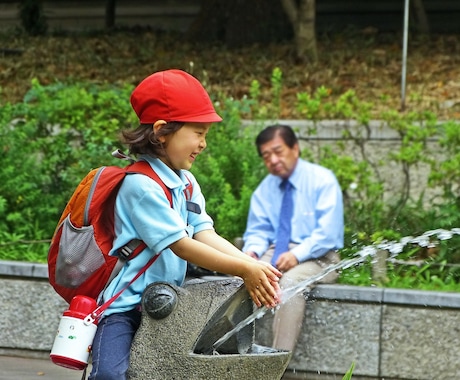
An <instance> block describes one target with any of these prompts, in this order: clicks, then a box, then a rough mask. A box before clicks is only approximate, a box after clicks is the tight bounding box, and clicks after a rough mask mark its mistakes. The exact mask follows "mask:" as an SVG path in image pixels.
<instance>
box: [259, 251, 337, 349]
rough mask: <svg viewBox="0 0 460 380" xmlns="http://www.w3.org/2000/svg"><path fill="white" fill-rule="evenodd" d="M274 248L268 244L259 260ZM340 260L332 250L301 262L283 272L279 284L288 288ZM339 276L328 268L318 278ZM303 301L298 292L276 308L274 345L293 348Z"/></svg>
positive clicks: (330, 280) (328, 279)
mask: <svg viewBox="0 0 460 380" xmlns="http://www.w3.org/2000/svg"><path fill="white" fill-rule="evenodd" d="M294 246H295V244H291V245H290V248H292V247H294ZM273 252H274V247H270V248H269V249H268V250H267V252H266V253H265V254H264V255H263V256H262V257H261V260H262V261H265V262H270V261H271V259H272V257H273ZM339 261H340V256H339V254H338V253H337V252H335V251H329V252H328V253H327V254H326V255H325V256H323V257H321V258H319V259H315V260H308V261H305V262H303V263H300V264H298V265H296V266H295V267H294V268H292V269H290V270H288V271H287V272H285V273H283V276H282V277H281V279H280V287H281V289H288V288H291V287H293V286H295V285H297V284H298V283H300V282H302V281H304V280H306V279H307V278H309V277H311V276H314V275H316V274H318V273H320V272H321V271H322V270H323V269H324V268H326V267H328V266H329V265H331V264H337V263H338V262H339ZM338 276H339V275H338V273H337V272H331V273H329V274H328V275H327V276H325V277H324V278H323V279H322V280H320V281H319V282H320V283H333V282H335V281H336V280H337V278H338ZM313 286H314V284H312V287H313ZM306 290H308V289H306ZM305 305H306V301H305V296H304V295H303V293H300V294H298V295H296V296H294V297H292V298H291V299H290V300H289V301H287V302H286V303H285V304H282V305H281V306H279V307H278V308H277V310H276V311H275V316H274V318H273V343H272V346H273V348H277V349H280V350H289V351H294V349H295V346H296V344H297V339H298V337H299V334H300V330H301V328H302V323H303V319H304V315H305Z"/></svg>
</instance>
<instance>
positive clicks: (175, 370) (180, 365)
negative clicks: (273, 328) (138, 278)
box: [128, 277, 291, 380]
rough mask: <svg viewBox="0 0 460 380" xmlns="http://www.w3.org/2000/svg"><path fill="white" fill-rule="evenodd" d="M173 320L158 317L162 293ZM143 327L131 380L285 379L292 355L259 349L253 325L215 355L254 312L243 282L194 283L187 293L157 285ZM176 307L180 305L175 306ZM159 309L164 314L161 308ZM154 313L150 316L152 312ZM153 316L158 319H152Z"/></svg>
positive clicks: (147, 298) (146, 301)
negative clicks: (217, 343)
mask: <svg viewBox="0 0 460 380" xmlns="http://www.w3.org/2000/svg"><path fill="white" fill-rule="evenodd" d="M165 286H166V287H170V289H171V290H173V291H174V293H175V294H176V296H177V299H176V300H172V298H173V296H172V295H171V294H170V293H169V291H166V293H167V296H166V299H164V297H163V295H164V293H165V291H164V290H165V289H164V288H163V290H162V291H160V293H161V295H160V298H162V299H163V300H164V301H165V304H167V307H168V310H170V314H169V315H167V316H164V315H163V314H162V315H161V316H160V317H158V318H157V317H155V314H152V313H151V311H152V304H151V300H152V299H155V298H156V297H155V295H154V296H152V294H157V293H158V289H159V287H165ZM142 302H143V312H142V322H141V326H140V327H139V330H138V332H137V334H136V336H135V338H134V341H133V345H132V349H131V364H130V368H129V371H128V378H129V379H132V380H134V379H139V380H153V379H158V380H164V379H196V380H203V379H219V380H225V379H254V380H257V379H260V380H270V379H273V380H275V379H277V380H279V379H281V377H282V376H283V373H284V371H285V369H286V367H287V365H288V363H289V360H290V358H291V352H289V351H279V350H275V349H272V348H270V347H265V346H260V345H256V344H255V343H254V323H249V324H248V325H247V326H245V327H244V328H242V329H241V330H240V331H239V332H238V333H236V334H235V335H234V336H232V338H231V339H229V340H228V341H227V342H225V344H223V345H222V346H219V348H218V352H217V353H215V352H213V349H212V345H213V343H214V342H215V341H216V340H218V339H219V338H220V337H221V336H222V335H224V334H225V333H226V332H228V331H230V330H231V329H232V328H233V327H235V326H236V325H237V324H238V323H239V322H241V321H242V320H244V319H245V318H246V317H248V316H249V315H250V314H252V312H253V303H252V300H251V299H250V297H249V294H248V293H247V291H246V289H245V288H244V286H243V283H242V281H241V280H239V279H236V278H230V277H229V278H223V279H217V280H202V279H193V280H190V281H188V282H187V283H185V284H184V286H183V287H177V286H172V285H170V284H164V283H155V284H151V285H150V286H149V287H147V288H146V290H145V292H144V295H143V301H142ZM172 304H174V305H172ZM153 309H155V310H158V309H161V308H159V307H158V305H155V306H154V307H153ZM147 311H149V312H150V314H149V313H148V312H147ZM151 314H152V315H153V317H152V316H151Z"/></svg>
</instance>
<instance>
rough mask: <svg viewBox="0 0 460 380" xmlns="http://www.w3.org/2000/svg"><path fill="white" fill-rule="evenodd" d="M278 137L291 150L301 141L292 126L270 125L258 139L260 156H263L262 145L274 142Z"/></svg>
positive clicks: (257, 144) (257, 145)
mask: <svg viewBox="0 0 460 380" xmlns="http://www.w3.org/2000/svg"><path fill="white" fill-rule="evenodd" d="M277 135H279V136H280V137H281V138H282V139H283V141H284V143H285V144H286V145H287V146H288V147H289V148H292V147H294V145H295V144H297V143H298V141H299V140H298V139H297V136H296V135H295V133H294V131H293V130H292V128H291V127H290V126H288V125H281V124H275V125H270V126H268V127H266V128H265V129H264V130H262V131H261V132H260V133H259V134H258V135H257V137H256V147H257V153H259V156H262V153H261V152H260V147H261V145H263V144H265V143H267V142H269V141H271V140H273V139H274V138H275V137H276V136H277Z"/></svg>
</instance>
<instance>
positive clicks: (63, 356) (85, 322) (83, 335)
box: [50, 296, 97, 370]
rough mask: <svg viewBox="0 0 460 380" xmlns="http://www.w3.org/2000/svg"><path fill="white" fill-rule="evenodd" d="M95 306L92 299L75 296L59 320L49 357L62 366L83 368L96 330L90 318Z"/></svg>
mask: <svg viewBox="0 0 460 380" xmlns="http://www.w3.org/2000/svg"><path fill="white" fill-rule="evenodd" d="M96 308H97V303H96V301H95V300H94V299H92V298H90V297H86V296H75V297H74V298H73V299H72V301H71V302H70V306H69V310H66V311H65V312H64V313H63V315H62V317H61V321H60V322H59V327H58V331H57V333H56V337H55V339H54V344H53V348H52V349H51V353H50V358H51V361H52V362H53V363H54V364H57V365H59V366H62V367H66V368H70V369H75V370H83V369H85V368H86V366H87V365H88V359H89V353H90V351H91V345H92V344H93V339H94V335H95V334H96V330H97V322H96V320H95V319H94V318H90V316H91V313H92V312H93V311H94V310H95V309H96Z"/></svg>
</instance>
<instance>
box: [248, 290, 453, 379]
mask: <svg viewBox="0 0 460 380" xmlns="http://www.w3.org/2000/svg"><path fill="white" fill-rule="evenodd" d="M307 299H308V301H307V309H306V313H305V320H304V323H303V325H302V330H301V335H300V337H299V341H298V343H297V346H296V349H295V351H294V354H293V358H292V360H291V363H290V364H289V367H288V368H289V369H290V370H291V371H292V372H293V373H296V374H297V376H299V377H297V378H299V379H307V378H308V379H313V378H314V379H320V378H321V379H341V378H342V376H343V374H344V373H345V372H346V371H347V370H348V369H349V368H350V365H351V363H352V362H354V363H355V365H356V366H355V370H354V372H353V378H354V379H355V378H360V377H365V378H366V379H383V378H392V379H413V380H415V379H417V380H422V379H427V380H428V379H443V380H445V379H452V380H453V379H459V378H460V363H459V362H458V360H457V349H456V347H457V346H458V343H459V340H458V336H459V334H458V333H459V330H460V327H459V326H460V313H459V310H458V309H460V295H458V294H455V293H441V292H426V291H417V290H403V289H383V288H361V287H354V286H346V285H318V286H317V287H316V288H315V289H314V290H313V291H312V292H311V293H310V294H309V295H308V298H307ZM272 321H273V316H272V315H271V313H268V314H267V315H265V316H264V317H263V318H262V319H260V320H259V321H258V322H257V324H256V337H257V340H256V341H257V342H258V343H260V344H264V345H269V344H270V342H271V339H272V337H271V324H272ZM299 374H303V375H305V376H306V377H303V376H302V375H299ZM318 374H321V376H319V375H318Z"/></svg>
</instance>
